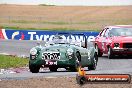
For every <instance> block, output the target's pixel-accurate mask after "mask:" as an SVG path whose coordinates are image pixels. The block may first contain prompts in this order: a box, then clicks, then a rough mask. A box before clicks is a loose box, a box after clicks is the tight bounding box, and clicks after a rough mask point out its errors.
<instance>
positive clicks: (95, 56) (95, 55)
mask: <svg viewBox="0 0 132 88" xmlns="http://www.w3.org/2000/svg"><path fill="white" fill-rule="evenodd" d="M97 62H98V55H97V53H95V54H94V58H93V62H92V65H89V66H88V70H95V69H96V66H97Z"/></svg>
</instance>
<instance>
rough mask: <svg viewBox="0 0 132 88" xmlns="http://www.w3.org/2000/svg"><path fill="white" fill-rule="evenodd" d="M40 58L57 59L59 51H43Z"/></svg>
mask: <svg viewBox="0 0 132 88" xmlns="http://www.w3.org/2000/svg"><path fill="white" fill-rule="evenodd" d="M42 59H44V60H59V59H60V53H59V52H43V53H42Z"/></svg>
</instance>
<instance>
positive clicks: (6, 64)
mask: <svg viewBox="0 0 132 88" xmlns="http://www.w3.org/2000/svg"><path fill="white" fill-rule="evenodd" d="M27 64H28V59H25V58H18V57H13V56H5V55H0V68H12V67H14V68H15V67H23V66H26V65H27Z"/></svg>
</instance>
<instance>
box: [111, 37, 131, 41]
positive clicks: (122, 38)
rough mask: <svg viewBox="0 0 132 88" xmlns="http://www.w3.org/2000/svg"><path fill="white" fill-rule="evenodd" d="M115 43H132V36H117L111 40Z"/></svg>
mask: <svg viewBox="0 0 132 88" xmlns="http://www.w3.org/2000/svg"><path fill="white" fill-rule="evenodd" d="M111 39H112V41H114V42H132V36H131V37H130V36H129V37H128V36H115V37H112V38H111Z"/></svg>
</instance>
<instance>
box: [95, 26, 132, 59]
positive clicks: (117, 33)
mask: <svg viewBox="0 0 132 88" xmlns="http://www.w3.org/2000/svg"><path fill="white" fill-rule="evenodd" d="M95 48H96V50H97V53H98V56H102V55H103V54H108V58H109V59H111V58H113V57H115V55H130V56H132V25H117V26H107V27H105V28H104V29H103V30H102V31H101V32H100V33H99V35H98V36H97V37H96V38H95Z"/></svg>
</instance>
